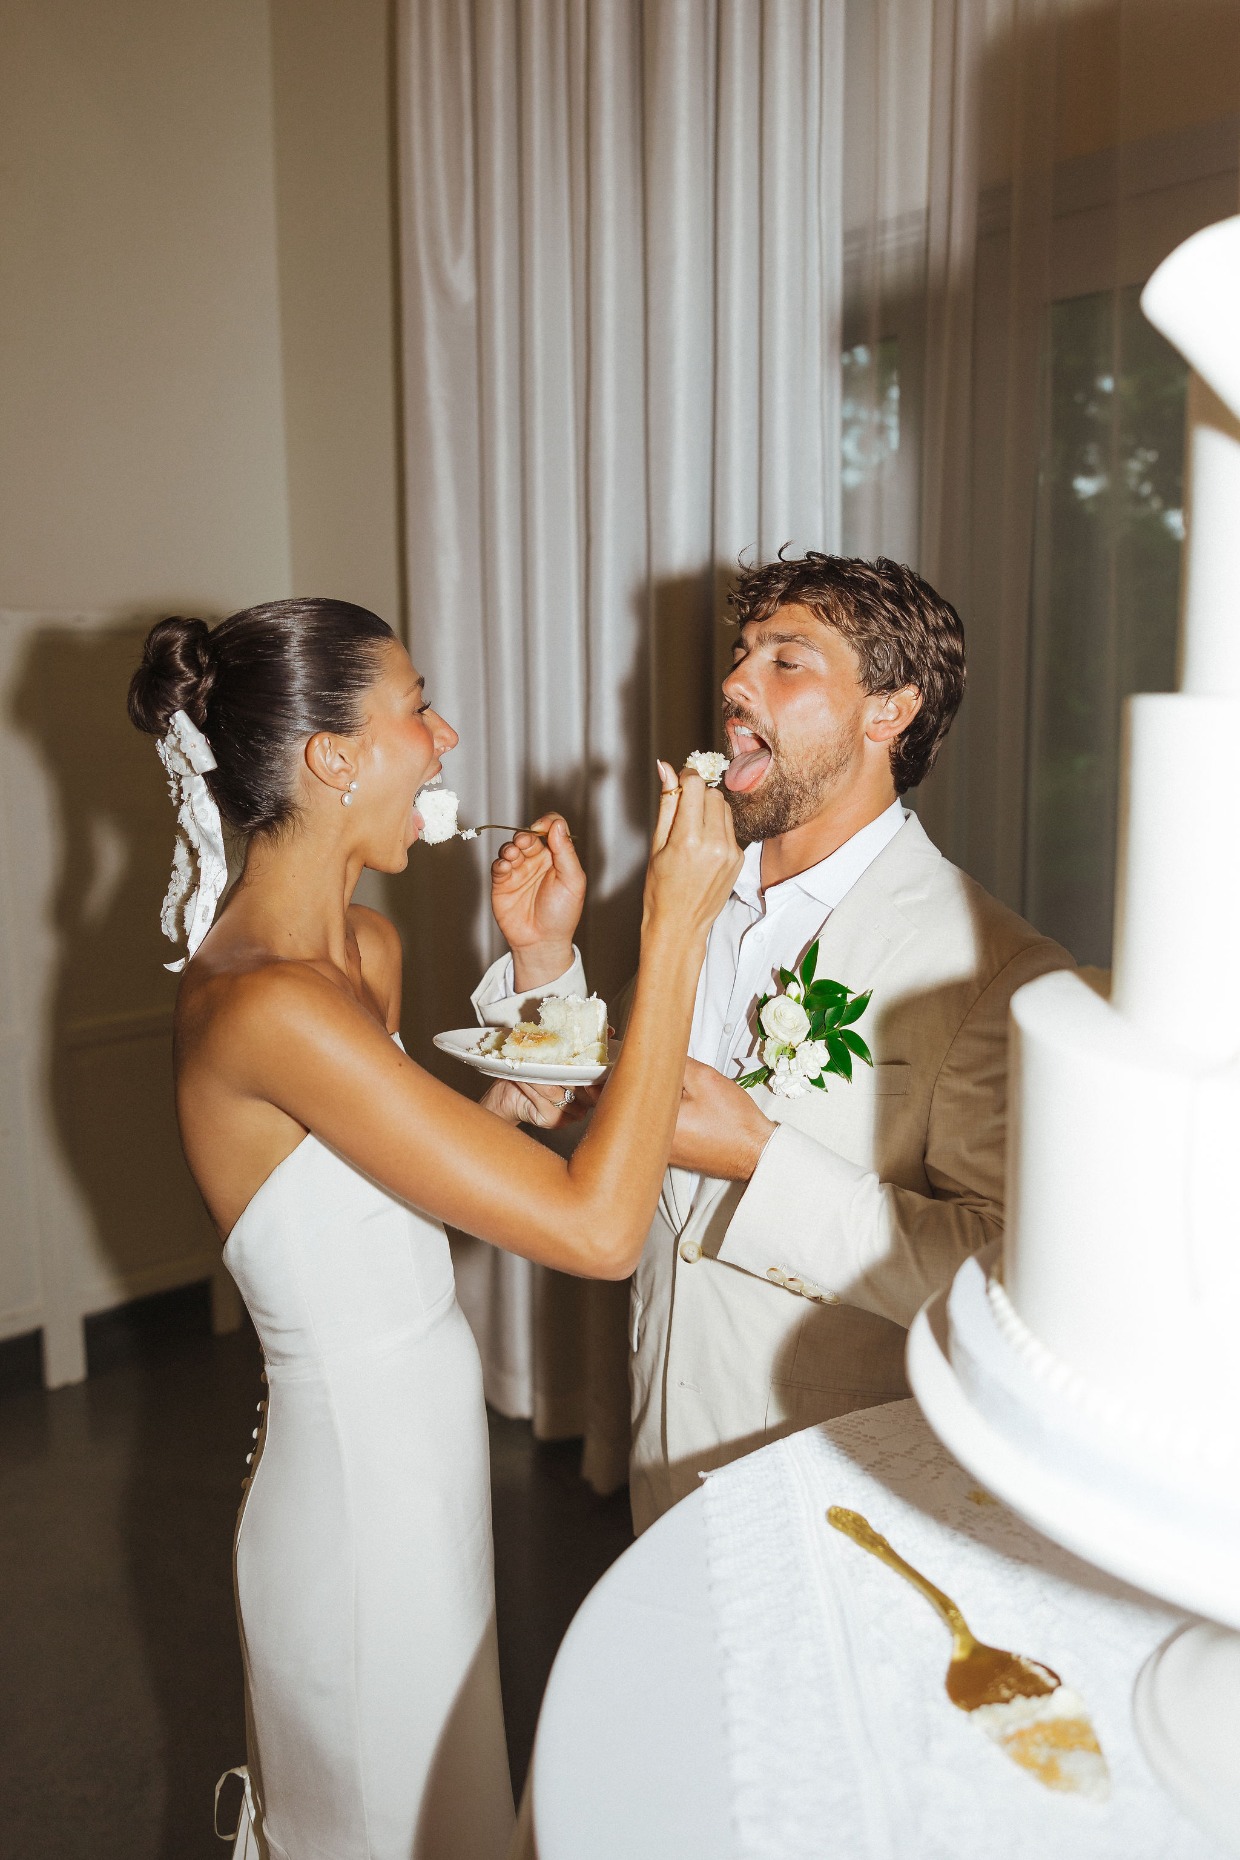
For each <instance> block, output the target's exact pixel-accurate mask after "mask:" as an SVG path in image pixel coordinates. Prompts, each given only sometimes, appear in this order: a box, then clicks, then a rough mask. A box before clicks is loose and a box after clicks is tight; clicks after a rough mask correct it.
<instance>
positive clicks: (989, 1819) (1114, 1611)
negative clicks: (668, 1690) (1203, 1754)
mask: <svg viewBox="0 0 1240 1860" xmlns="http://www.w3.org/2000/svg"><path fill="white" fill-rule="evenodd" d="M705 1498H706V1526H707V1547H708V1563H709V1570H710V1595H711V1600H712V1603H713V1606H714V1611H715V1616H716V1623H717V1629H718V1634H719V1639H720V1645H721V1648H722V1659H723V1692H724V1701H725V1705H724V1720H725V1746H726V1756H727V1763H728V1769H729V1773H730V1777H731V1782H732V1790H733V1813H734V1818H735V1835H736V1839H735V1860H824V1856H828V1855H830V1856H836V1855H838V1856H840V1860H845V1856H846V1857H847V1860H974V1857H976V1860H981V1857H982V1856H989V1855H992V1854H1002V1855H1003V1856H1004V1860H1035V1856H1036V1860H1047V1856H1053V1860H1147V1857H1148V1860H1214V1857H1215V1856H1216V1855H1217V1854H1218V1849H1217V1848H1215V1847H1214V1846H1213V1845H1212V1844H1211V1842H1210V1841H1209V1839H1208V1838H1207V1837H1206V1836H1205V1835H1204V1834H1202V1833H1200V1832H1199V1831H1198V1830H1197V1828H1196V1827H1195V1826H1194V1825H1192V1824H1190V1823H1189V1822H1188V1821H1187V1820H1186V1819H1185V1818H1184V1817H1183V1816H1182V1815H1181V1814H1180V1813H1179V1811H1178V1809H1176V1808H1175V1807H1174V1805H1173V1804H1172V1802H1171V1800H1170V1798H1169V1797H1168V1796H1167V1795H1166V1794H1165V1793H1164V1792H1163V1790H1162V1789H1161V1788H1160V1786H1159V1785H1158V1783H1157V1782H1156V1781H1155V1780H1154V1777H1153V1776H1152V1774H1151V1772H1150V1771H1149V1769H1148V1767H1147V1766H1146V1763H1145V1760H1144V1757H1143V1756H1142V1754H1141V1750H1140V1747H1139V1746H1138V1744H1137V1741H1136V1735H1135V1732H1134V1730H1133V1725H1132V1708H1131V1702H1132V1687H1133V1682H1134V1680H1135V1679H1136V1676H1137V1673H1138V1671H1139V1669H1140V1667H1141V1665H1142V1663H1143V1662H1144V1660H1145V1659H1146V1657H1147V1655H1148V1654H1149V1653H1151V1652H1152V1651H1153V1649H1154V1648H1155V1647H1156V1646H1157V1645H1158V1643H1159V1642H1160V1641H1161V1640H1163V1639H1164V1637H1165V1636H1166V1635H1167V1634H1168V1633H1169V1632H1170V1630H1171V1629H1172V1628H1173V1627H1174V1626H1175V1625H1176V1623H1177V1622H1178V1620H1179V1619H1180V1618H1181V1617H1179V1616H1178V1615H1176V1614H1174V1613H1173V1612H1172V1611H1171V1610H1169V1609H1164V1608H1162V1607H1160V1606H1159V1605H1158V1604H1157V1603H1156V1602H1153V1601H1151V1600H1150V1599H1149V1598H1148V1597H1146V1596H1143V1595H1139V1594H1138V1593H1136V1592H1135V1591H1134V1590H1131V1589H1128V1588H1126V1587H1125V1586H1124V1585H1123V1584H1121V1583H1118V1582H1114V1581H1112V1580H1111V1579H1110V1578H1109V1577H1107V1576H1105V1575H1103V1574H1102V1573H1101V1572H1100V1571H1098V1570H1095V1569H1093V1568H1091V1567H1090V1566H1089V1565H1088V1564H1085V1563H1082V1562H1080V1561H1079V1560H1078V1559H1077V1558H1075V1557H1073V1556H1070V1555H1069V1554H1068V1553H1067V1552H1066V1551H1062V1550H1059V1549H1057V1548H1056V1547H1055V1545H1053V1544H1051V1543H1050V1542H1048V1540H1047V1539H1046V1538H1044V1537H1042V1536H1040V1535H1039V1534H1038V1533H1037V1532H1036V1531H1034V1530H1032V1529H1030V1528H1029V1527H1028V1526H1027V1525H1025V1524H1023V1523H1022V1522H1021V1521H1020V1520H1019V1519H1018V1518H1016V1517H1015V1516H1013V1514H1012V1513H1011V1512H1010V1511H1008V1510H1007V1508H1006V1507H1005V1506H1001V1505H999V1504H998V1503H997V1502H996V1501H995V1500H994V1499H992V1498H990V1497H989V1495H988V1494H986V1493H985V1492H982V1491H980V1490H979V1489H978V1487H977V1486H976V1484H975V1483H974V1481H973V1480H972V1479H971V1478H970V1476H969V1474H968V1473H966V1472H965V1471H964V1470H963V1469H962V1468H961V1467H960V1466H958V1465H957V1464H956V1462H955V1461H954V1460H952V1459H951V1458H950V1457H949V1456H948V1454H947V1453H946V1452H945V1451H944V1449H943V1448H942V1447H941V1446H940V1445H939V1443H938V1441H937V1440H936V1439H935V1437H934V1436H933V1434H931V1432H930V1430H929V1428H928V1427H927V1426H926V1424H925V1422H924V1421H923V1420H922V1418H921V1415H920V1412H919V1410H918V1408H917V1406H916V1404H915V1403H914V1402H911V1401H908V1402H896V1403H893V1404H892V1405H891V1406H889V1407H885V1408H872V1409H868V1410H866V1411H864V1412H862V1413H859V1414H854V1415H849V1416H847V1417H846V1418H845V1419H843V1420H839V1421H832V1422H830V1423H828V1425H827V1426H826V1427H825V1428H811V1429H809V1430H808V1431H807V1432H805V1433H801V1434H794V1435H792V1436H791V1437H790V1438H788V1439H786V1440H782V1441H779V1442H777V1443H776V1444H775V1445H774V1446H772V1447H768V1448H765V1449H764V1450H763V1451H761V1452H759V1453H755V1454H751V1455H750V1456H749V1457H748V1458H747V1459H744V1460H740V1461H738V1462H737V1463H736V1464H735V1465H732V1466H729V1467H726V1468H724V1469H723V1470H722V1471H720V1472H718V1473H715V1474H713V1475H712V1476H711V1477H710V1478H709V1479H708V1480H707V1482H706V1494H705ZM828 1505H846V1506H849V1507H851V1508H852V1509H853V1510H856V1511H860V1512H863V1513H864V1514H865V1516H866V1517H867V1518H868V1519H869V1521H870V1523H871V1524H873V1525H874V1527H875V1529H877V1530H879V1531H881V1532H882V1534H883V1535H884V1536H885V1537H887V1538H888V1539H889V1540H890V1542H891V1543H892V1545H893V1546H894V1547H895V1548H896V1549H897V1550H898V1551H900V1553H901V1555H903V1556H905V1557H907V1559H908V1560H909V1561H910V1562H911V1563H914V1564H915V1565H916V1566H917V1567H918V1568H919V1569H921V1570H923V1571H924V1572H925V1574H926V1575H927V1576H929V1577H930V1579H931V1580H932V1581H933V1582H935V1583H937V1584H938V1585H939V1587H940V1588H943V1589H945V1590H946V1591H947V1593H948V1594H949V1595H951V1596H952V1597H953V1599H954V1600H955V1601H957V1602H958V1603H959V1605H960V1607H961V1608H962V1610H963V1611H964V1614H965V1617H966V1619H967V1620H968V1622H969V1625H970V1627H971V1628H972V1629H973V1631H974V1633H975V1634H977V1635H978V1636H979V1638H980V1639H982V1640H985V1641H989V1642H990V1643H991V1644H992V1645H994V1646H998V1647H1008V1648H1011V1649H1013V1650H1014V1651H1017V1652H1020V1653H1027V1654H1030V1655H1032V1656H1033V1657H1034V1658H1036V1659H1038V1660H1041V1661H1043V1662H1044V1663H1045V1664H1046V1665H1048V1666H1051V1667H1053V1668H1054V1670H1055V1671H1056V1672H1057V1673H1059V1675H1060V1677H1061V1678H1062V1679H1063V1680H1064V1681H1065V1682H1067V1683H1069V1684H1071V1685H1073V1686H1074V1687H1075V1688H1076V1690H1077V1691H1078V1692H1080V1693H1081V1695H1082V1696H1083V1697H1084V1699H1085V1701H1086V1703H1087V1705H1088V1707H1089V1709H1090V1713H1091V1715H1092V1717H1093V1720H1094V1724H1095V1726H1096V1728H1097V1731H1098V1735H1099V1740H1100V1742H1101V1744H1102V1747H1103V1750H1104V1752H1105V1754H1106V1758H1107V1762H1108V1764H1109V1766H1110V1770H1111V1782H1112V1792H1111V1797H1110V1800H1109V1801H1108V1802H1106V1803H1105V1804H1096V1803H1093V1802H1089V1801H1083V1800H1080V1799H1078V1798H1074V1797H1067V1796H1060V1795H1056V1794H1054V1793H1052V1792H1051V1791H1049V1790H1047V1789H1045V1788H1043V1787H1042V1786H1041V1785H1040V1784H1039V1783H1037V1782H1035V1781H1034V1780H1032V1779H1031V1778H1030V1777H1029V1776H1027V1775H1026V1774H1025V1773H1024V1772H1023V1771H1021V1770H1020V1769H1018V1768H1017V1767H1016V1766H1015V1765H1014V1764H1013V1763H1012V1762H1011V1761H1010V1760H1009V1759H1008V1758H1007V1757H1005V1756H1004V1755H1003V1754H1002V1752H1001V1751H999V1750H997V1749H996V1748H995V1747H994V1746H993V1745H992V1744H990V1743H989V1742H988V1741H987V1739H986V1738H985V1736H984V1735H983V1733H982V1732H981V1731H979V1730H978V1729H977V1728H976V1727H974V1726H973V1725H972V1724H971V1723H970V1722H969V1719H968V1717H967V1716H966V1714H965V1713H963V1712H960V1711H957V1710H956V1708H955V1707H954V1706H953V1705H952V1704H951V1703H950V1701H949V1700H948V1697H947V1694H946V1692H945V1691H944V1688H943V1679H944V1675H945V1673H946V1670H947V1663H948V1659H949V1657H950V1652H951V1642H950V1638H949V1636H948V1633H947V1631H946V1629H945V1628H944V1627H943V1625H942V1623H941V1622H940V1621H939V1620H938V1619H937V1618H936V1616H935V1615H934V1613H933V1611H932V1610H931V1609H930V1608H929V1606H928V1605H927V1604H926V1602H924V1601H923V1600H922V1599H921V1597H920V1596H919V1595H917V1594H916V1593H915V1591H914V1590H913V1589H911V1588H910V1587H909V1586H908V1584H907V1583H905V1582H903V1581H901V1579H900V1578H899V1577H898V1576H896V1575H895V1574H893V1573H892V1572H891V1571H890V1570H888V1569H886V1568H885V1567H884V1566H883V1565H882V1564H880V1563H878V1562H876V1561H875V1559H874V1558H873V1557H870V1556H867V1555H866V1554H865V1553H864V1552H863V1551H862V1550H860V1549H858V1548H857V1546H856V1545H855V1544H853V1543H852V1542H850V1541H849V1540H848V1539H847V1538H845V1537H842V1536H841V1535H840V1534H839V1532H838V1531H834V1530H832V1529H831V1528H830V1527H829V1525H828V1524H827V1522H826V1518H825V1512H826V1509H827V1507H828Z"/></svg>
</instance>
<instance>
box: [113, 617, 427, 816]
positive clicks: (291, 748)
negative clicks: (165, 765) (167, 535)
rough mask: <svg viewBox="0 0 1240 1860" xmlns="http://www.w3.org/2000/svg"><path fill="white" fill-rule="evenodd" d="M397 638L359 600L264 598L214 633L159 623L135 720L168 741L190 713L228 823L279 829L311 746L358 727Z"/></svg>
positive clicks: (142, 670)
mask: <svg viewBox="0 0 1240 1860" xmlns="http://www.w3.org/2000/svg"><path fill="white" fill-rule="evenodd" d="M394 638H395V634H394V633H393V632H392V629H391V627H390V626H389V625H388V624H387V622H386V621H385V620H380V618H379V616H378V614H372V613H370V612H369V610H368V609H367V608H365V607H355V606H354V605H353V603H352V602H351V601H327V600H306V601H266V602H264V603H263V605H262V606H261V607H247V608H245V609H244V611H243V612H241V613H238V614H232V615H231V616H230V617H229V618H228V619H227V620H221V622H220V624H219V625H218V626H217V627H214V628H211V627H208V626H207V624H206V622H205V621H203V620H187V619H183V618H182V617H181V616H179V615H177V616H175V617H173V618H172V619H170V620H161V621H159V623H158V625H156V626H153V627H152V628H151V630H150V632H149V633H148V634H147V637H146V644H145V646H144V647H143V649H142V663H141V665H140V666H139V667H138V669H137V671H136V672H135V673H134V675H133V679H132V682H131V683H130V686H129V717H130V721H131V722H132V723H134V724H135V725H136V726H137V728H138V729H139V730H146V731H147V732H148V733H149V734H150V735H151V736H158V737H162V736H164V735H165V734H166V732H167V729H168V725H169V723H170V721H171V719H172V714H173V712H174V711H178V710H183V711H184V712H185V714H186V715H187V716H188V717H189V719H190V721H191V722H192V723H195V724H196V725H197V726H198V728H199V729H200V730H201V731H202V733H203V735H204V736H205V737H206V739H207V741H208V742H209V743H210V745H211V749H212V752H213V754H214V756H215V760H216V763H217V765H218V766H217V767H216V768H214V769H213V770H212V771H211V772H210V774H209V775H208V776H207V783H208V785H209V787H210V789H211V793H212V794H213V795H214V797H215V801H216V805H217V806H218V808H219V810H220V813H221V814H222V815H223V816H224V819H225V820H226V821H227V822H228V824H229V826H231V827H233V828H235V829H236V831H237V832H238V833H243V834H252V833H276V832H278V831H279V830H280V828H281V827H284V826H287V825H288V824H289V822H290V821H291V820H292V819H293V816H294V814H295V812H296V807H295V802H294V796H295V793H296V767H297V757H298V754H299V753H300V750H301V748H302V746H303V744H304V743H305V742H306V741H307V739H308V738H309V737H311V736H313V735H315V734H316V732H318V731H319V730H330V731H332V732H333V733H335V734H336V735H339V736H353V735H355V734H356V733H357V731H358V730H360V728H361V727H362V723H363V720H364V709H363V705H362V701H361V700H362V694H363V692H365V690H366V689H367V687H368V686H370V685H372V684H373V683H374V681H375V679H376V678H377V677H378V676H379V672H380V665H381V660H382V657H383V648H384V646H385V645H387V643H388V642H389V641H390V640H392V639H394Z"/></svg>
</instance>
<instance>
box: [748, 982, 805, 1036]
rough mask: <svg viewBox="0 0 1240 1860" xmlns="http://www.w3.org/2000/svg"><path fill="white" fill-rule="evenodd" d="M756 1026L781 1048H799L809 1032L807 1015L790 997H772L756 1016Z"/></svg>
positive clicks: (798, 1003) (797, 1002)
mask: <svg viewBox="0 0 1240 1860" xmlns="http://www.w3.org/2000/svg"><path fill="white" fill-rule="evenodd" d="M758 1025H759V1026H760V1027H761V1029H762V1031H763V1033H765V1034H767V1035H768V1036H769V1037H770V1038H771V1039H772V1040H775V1041H777V1042H778V1043H779V1044H780V1045H781V1046H799V1045H800V1043H801V1041H802V1040H803V1039H804V1038H805V1036H806V1034H807V1033H808V1032H809V1015H808V1014H807V1013H806V1012H805V1009H804V1008H803V1007H802V1005H801V1003H800V1002H799V1001H796V1000H794V999H793V997H792V996H791V995H772V996H771V997H770V999H769V1000H768V1002H767V1004H766V1006H765V1007H764V1008H763V1009H762V1012H761V1013H760V1014H759V1015H758Z"/></svg>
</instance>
